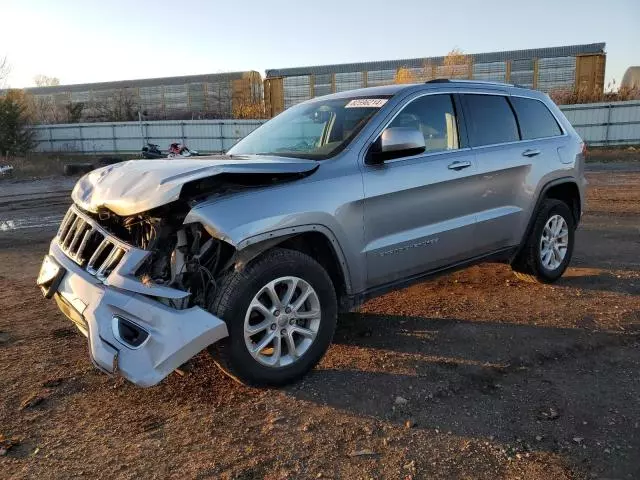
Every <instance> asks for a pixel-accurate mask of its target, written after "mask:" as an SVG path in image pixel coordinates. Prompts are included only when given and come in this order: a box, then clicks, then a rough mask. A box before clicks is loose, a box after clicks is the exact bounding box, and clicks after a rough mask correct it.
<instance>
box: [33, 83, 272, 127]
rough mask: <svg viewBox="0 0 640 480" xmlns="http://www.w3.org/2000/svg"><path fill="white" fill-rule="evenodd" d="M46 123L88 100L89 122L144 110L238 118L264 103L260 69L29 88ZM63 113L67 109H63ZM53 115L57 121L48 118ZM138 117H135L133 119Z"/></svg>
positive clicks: (167, 115)
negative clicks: (238, 114)
mask: <svg viewBox="0 0 640 480" xmlns="http://www.w3.org/2000/svg"><path fill="white" fill-rule="evenodd" d="M26 91H27V92H28V93H29V94H31V95H32V97H33V98H34V100H35V102H34V103H35V107H36V110H38V111H37V112H36V113H37V114H38V115H39V116H40V117H42V118H41V119H39V120H40V121H42V123H57V122H58V121H59V120H56V117H59V116H61V115H64V113H65V111H67V110H68V108H69V106H70V105H78V104H82V107H83V108H82V111H81V120H83V121H124V120H134V119H137V115H138V112H144V113H145V114H146V115H145V116H146V118H148V119H150V120H162V119H174V120H179V119H201V118H212V119H216V118H232V117H233V116H234V112H237V111H238V110H239V109H240V108H241V107H243V106H245V105H248V104H254V103H256V102H257V103H260V104H261V103H262V77H261V76H260V74H259V73H258V72H255V71H247V72H233V73H214V74H206V75H190V76H184V77H167V78H150V79H141V80H122V81H117V82H102V83H86V84H78V85H59V86H54V87H36V88H28V89H26ZM61 112H62V113H61ZM47 117H51V118H52V122H47V121H46V120H47ZM131 117H133V118H131Z"/></svg>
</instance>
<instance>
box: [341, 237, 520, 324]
mask: <svg viewBox="0 0 640 480" xmlns="http://www.w3.org/2000/svg"><path fill="white" fill-rule="evenodd" d="M518 249H519V245H516V246H514V247H507V248H502V249H500V250H496V251H495V252H491V253H488V254H485V255H479V256H477V257H473V258H470V259H468V260H464V261H462V262H458V263H453V264H451V265H446V266H444V267H440V268H437V269H435V270H428V271H426V272H423V273H418V274H416V275H412V276H410V277H406V278H401V279H399V280H395V281H393V282H389V283H385V284H382V285H378V286H376V287H373V288H370V289H368V290H365V291H364V292H361V293H357V294H355V295H349V296H345V297H343V299H342V302H341V305H340V307H341V308H340V310H341V312H348V311H350V310H353V309H354V308H357V307H359V306H360V305H362V304H363V303H364V302H366V301H367V300H370V299H372V298H375V297H380V296H382V295H384V294H386V293H389V292H392V291H394V290H401V289H403V288H406V287H410V286H411V285H415V284H417V283H421V282H424V281H425V280H430V279H432V278H436V277H439V276H441V275H447V274H449V273H452V272H455V271H456V270H462V269H464V268H467V267H470V266H472V265H476V264H478V263H486V262H495V263H509V262H510V261H511V259H512V258H513V257H514V255H515V253H516V252H517V251H518Z"/></svg>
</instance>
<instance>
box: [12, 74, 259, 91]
mask: <svg viewBox="0 0 640 480" xmlns="http://www.w3.org/2000/svg"><path fill="white" fill-rule="evenodd" d="M248 73H252V71H246V72H228V73H206V74H203V75H185V76H181V77H161V78H141V79H137V80H118V81H116V82H97V83H77V84H72V85H57V86H55V87H33V88H27V89H25V90H27V91H28V92H29V93H33V94H45V95H50V94H55V93H67V92H86V91H87V90H110V89H120V88H132V87H136V88H137V87H159V86H162V85H184V84H186V83H205V82H225V81H230V80H238V79H240V78H243V77H244V75H246V74H248ZM253 73H258V72H253Z"/></svg>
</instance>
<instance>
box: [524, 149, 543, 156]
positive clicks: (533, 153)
mask: <svg viewBox="0 0 640 480" xmlns="http://www.w3.org/2000/svg"><path fill="white" fill-rule="evenodd" d="M522 155H523V156H525V157H535V156H536V155H540V150H538V149H529V150H525V151H524V152H522Z"/></svg>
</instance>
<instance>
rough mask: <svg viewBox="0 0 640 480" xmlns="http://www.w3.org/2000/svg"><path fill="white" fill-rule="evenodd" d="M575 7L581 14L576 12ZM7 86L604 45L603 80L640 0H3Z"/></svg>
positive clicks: (630, 32)
mask: <svg viewBox="0 0 640 480" xmlns="http://www.w3.org/2000/svg"><path fill="white" fill-rule="evenodd" d="M578 5H579V6H578ZM0 20H1V23H0V59H1V58H2V57H3V56H7V57H8V61H9V63H10V64H11V67H12V69H11V73H10V76H9V78H8V83H9V86H11V87H14V88H19V87H28V86H33V85H34V76H35V75H37V74H43V75H47V76H51V77H57V78H59V79H60V81H61V83H62V84H73V83H85V82H99V81H112V80H127V79H136V78H151V77H165V76H177V75H195V74H202V73H218V72H229V71H241V70H257V71H259V72H260V73H261V74H262V75H263V76H264V71H265V69H269V68H286V67H295V66H305V65H319V64H327V63H347V62H360V61H370V60H392V59H401V58H413V57H428V56H439V55H445V54H446V53H447V52H448V51H450V50H452V49H453V48H459V49H461V50H463V51H464V52H465V53H482V52H490V51H498V50H517V49H525V48H538V47H550V46H560V45H573V44H580V43H597V42H606V44H607V45H606V52H607V66H606V80H605V81H606V83H608V82H609V81H611V80H612V79H616V80H617V82H618V83H619V82H620V80H621V79H622V76H623V74H624V71H625V70H626V69H627V67H629V66H631V65H640V0H609V1H607V2H602V0H597V1H595V0H582V1H578V0H573V1H567V0H565V1H563V0H536V1H534V2H525V1H522V0H520V1H518V0H515V1H514V0H508V1H501V0H496V1H491V0H483V1H477V0H458V1H448V2H441V1H438V2H434V1H427V0H393V1H389V0H386V1H383V0H362V1H353V0H352V1H349V0H322V1H320V0H314V1H313V2H311V1H308V0H307V1H305V0H298V1H291V0H270V1H265V0H242V1H241V2H234V1H231V0H224V1H217V0H210V1H204V0H200V1H198V0H180V1H177V0H173V1H165V0H127V1H125V0H108V1H104V0H99V1H95V0H75V1H72V0H0Z"/></svg>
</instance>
